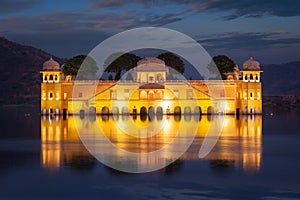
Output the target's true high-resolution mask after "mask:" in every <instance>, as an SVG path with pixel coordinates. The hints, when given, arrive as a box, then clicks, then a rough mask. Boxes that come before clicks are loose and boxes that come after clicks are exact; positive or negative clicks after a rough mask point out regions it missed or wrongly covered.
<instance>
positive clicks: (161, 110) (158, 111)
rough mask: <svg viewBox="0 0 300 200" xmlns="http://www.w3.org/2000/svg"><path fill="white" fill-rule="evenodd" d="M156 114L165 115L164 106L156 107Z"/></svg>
mask: <svg viewBox="0 0 300 200" xmlns="http://www.w3.org/2000/svg"><path fill="white" fill-rule="evenodd" d="M156 115H163V108H162V107H161V106H158V107H157V108H156Z"/></svg>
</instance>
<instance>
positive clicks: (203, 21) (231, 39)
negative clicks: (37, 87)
mask: <svg viewBox="0 0 300 200" xmlns="http://www.w3.org/2000/svg"><path fill="white" fill-rule="evenodd" d="M299 22H300V1H298V0H278V1H276V0H273V1H271V0H263V1H261V0H240V1H238V0H200V1H199V0H198V1H197V0H173V1H171V0H169V1H168V0H167V1H159V0H151V1H146V0H141V1H136V0H131V1H129V0H110V1H109V0H103V1H97V0H76V1H75V0H74V1H62V0H43V1H42V0H27V1H25V0H1V1H0V36H4V37H6V38H8V39H10V40H13V41H16V42H19V43H22V44H25V45H32V46H34V47H37V48H40V49H43V50H45V51H47V52H50V53H52V54H54V55H56V56H60V57H72V56H75V55H78V54H88V53H89V52H90V51H91V50H92V49H93V48H94V47H95V46H96V45H98V44H99V43H100V42H101V41H103V40H105V39H106V38H108V37H110V36H112V35H114V34H116V33H119V32H121V31H124V30H128V29H131V28H137V27H146V26H157V27H166V28H171V29H174V30H177V31H180V32H182V33H184V34H187V35H188V36H190V37H192V38H193V39H195V40H197V41H199V43H200V44H201V45H203V46H204V48H205V49H206V50H207V51H208V52H209V53H210V54H211V56H214V55H217V54H225V55H228V56H230V57H231V58H233V60H235V61H236V62H237V63H238V64H239V65H240V64H241V63H242V62H243V61H245V60H246V59H248V58H249V56H250V55H252V56H254V57H255V58H256V59H257V60H259V61H261V62H262V63H283V62H289V61H296V60H298V61H299V60H300V23H299Z"/></svg>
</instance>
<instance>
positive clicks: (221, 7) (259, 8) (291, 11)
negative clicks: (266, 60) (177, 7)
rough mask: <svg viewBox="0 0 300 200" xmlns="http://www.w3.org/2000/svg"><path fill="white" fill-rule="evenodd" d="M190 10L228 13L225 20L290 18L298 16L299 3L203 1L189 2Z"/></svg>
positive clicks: (254, 0) (252, 0)
mask: <svg viewBox="0 0 300 200" xmlns="http://www.w3.org/2000/svg"><path fill="white" fill-rule="evenodd" d="M191 4H192V5H191V7H190V10H193V11H195V12H199V13H202V12H205V11H211V12H228V14H225V15H224V16H223V19H225V20H232V19H236V18H239V17H254V18H257V17H263V16H266V15H273V16H279V17H291V16H299V15H300V9H299V7H300V1H293V0H286V1H274V0H264V1H260V0H245V1H236V0H214V1H209V0H203V1H195V2H193V3H192V2H191Z"/></svg>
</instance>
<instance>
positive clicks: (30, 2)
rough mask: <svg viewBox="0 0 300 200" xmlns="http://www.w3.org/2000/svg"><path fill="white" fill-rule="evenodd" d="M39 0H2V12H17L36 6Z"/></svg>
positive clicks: (0, 10) (0, 11) (0, 9)
mask: <svg viewBox="0 0 300 200" xmlns="http://www.w3.org/2000/svg"><path fill="white" fill-rule="evenodd" d="M38 2H39V1H38V0H1V6H0V14H7V13H16V12H19V11H22V10H25V9H28V8H31V7H33V6H35V5H36V4H37V3H38Z"/></svg>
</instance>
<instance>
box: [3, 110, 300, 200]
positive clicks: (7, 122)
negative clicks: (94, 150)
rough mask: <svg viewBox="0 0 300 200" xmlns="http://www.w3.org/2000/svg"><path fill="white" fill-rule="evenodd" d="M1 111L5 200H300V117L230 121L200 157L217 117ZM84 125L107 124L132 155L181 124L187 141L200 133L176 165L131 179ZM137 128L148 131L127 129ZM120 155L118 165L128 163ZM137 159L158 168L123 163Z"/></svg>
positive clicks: (161, 141)
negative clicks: (100, 157)
mask: <svg viewBox="0 0 300 200" xmlns="http://www.w3.org/2000/svg"><path fill="white" fill-rule="evenodd" d="M0 110H1V119H0V120H1V129H0V130H1V133H0V199H71V198H72V199H83V198H85V199H96V198H97V199H300V181H299V180H300V168H299V166H300V134H299V130H300V124H299V119H300V115H299V114H295V113H283V114H275V115H274V116H262V117H259V116H257V117H253V118H251V117H248V116H247V117H243V116H242V117H240V119H239V120H236V119H235V118H234V116H226V117H225V119H224V127H223V129H222V132H221V136H220V138H219V140H218V142H217V144H216V146H215V147H214V148H213V150H212V151H211V152H210V153H209V154H208V156H207V157H205V159H199V157H198V152H199V149H200V147H201V144H202V142H203V139H204V137H205V134H206V132H207V130H208V128H209V127H210V126H211V125H212V124H213V123H216V122H218V120H219V118H218V117H217V116H216V117H213V118H211V117H209V116H202V117H201V118H200V119H199V118H197V117H194V116H186V117H184V116H182V117H181V118H174V116H170V117H169V118H167V117H166V116H165V117H163V118H162V119H160V118H155V119H153V120H152V121H149V119H143V118H142V119H141V118H139V117H137V118H136V119H133V118H132V117H122V116H119V117H118V118H113V117H101V116H97V117H96V118H85V119H80V118H79V117H76V116H74V117H69V118H68V119H67V120H62V119H59V118H57V119H56V118H54V119H49V118H48V117H45V118H43V117H40V115H39V114H38V110H39V109H38V108H34V107H23V108H22V107H4V108H1V109H0ZM28 113H30V115H28ZM78 122H80V123H81V125H80V127H79V128H83V129H84V130H85V129H86V128H87V127H93V126H94V125H95V124H98V125H99V124H100V126H101V127H102V130H103V132H104V133H105V135H106V136H107V138H108V139H109V140H110V141H111V142H112V143H114V144H115V145H116V146H117V147H119V148H121V149H125V150H127V151H132V152H150V151H155V150H157V149H160V148H162V147H163V146H164V145H165V144H167V143H169V142H170V141H172V138H174V135H175V133H176V130H178V127H180V126H181V127H183V128H181V129H180V131H179V132H178V134H179V135H180V137H181V138H188V137H191V136H192V135H193V133H194V131H195V134H196V135H195V138H194V139H193V143H192V145H191V146H190V148H189V149H188V151H187V152H186V153H184V154H183V155H182V156H181V157H180V158H179V159H178V160H176V161H175V162H173V163H172V164H170V165H169V166H167V167H165V168H163V169H160V170H158V171H155V172H151V173H144V174H129V173H124V172H119V171H117V170H114V169H112V168H109V167H107V166H105V165H103V164H101V163H100V162H99V161H97V160H96V159H95V158H94V157H93V156H92V155H91V154H90V153H89V151H88V150H87V149H86V147H85V146H84V145H83V143H82V142H81V140H80V138H79V136H78V134H77V131H76V130H77V129H76V128H78V127H76V126H75V125H74V123H78ZM130 123H133V124H136V125H138V126H139V127H141V129H139V130H136V129H134V128H132V127H131V129H130V127H126V126H127V125H128V124H130ZM161 124H163V126H162V125H161ZM128 126H129V125H128ZM159 127H164V128H161V129H159ZM193 127H196V128H193ZM127 128H129V129H130V130H132V132H135V131H139V133H143V134H146V135H147V134H148V135H149V134H150V135H151V134H153V132H155V133H157V134H156V135H153V136H152V137H150V138H151V139H149V138H148V139H147V138H144V139H136V138H134V137H133V136H132V135H126V134H124V132H126V130H127ZM179 143H180V142H179ZM179 145H180V144H179ZM102 149H103V152H106V151H107V148H106V147H105V146H103V147H102ZM118 155H119V157H118V156H117V157H116V158H114V159H115V160H116V162H117V161H118V160H122V158H124V157H123V155H122V154H118ZM170 159H172V156H171V155H169V154H166V160H170ZM123 160H124V159H123ZM154 160H155V159H154ZM132 162H133V163H134V166H135V167H144V166H149V165H151V164H153V161H152V160H147V159H145V160H139V161H130V163H126V162H123V163H122V164H123V165H126V164H127V165H132Z"/></svg>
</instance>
